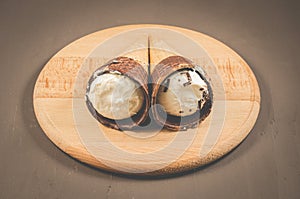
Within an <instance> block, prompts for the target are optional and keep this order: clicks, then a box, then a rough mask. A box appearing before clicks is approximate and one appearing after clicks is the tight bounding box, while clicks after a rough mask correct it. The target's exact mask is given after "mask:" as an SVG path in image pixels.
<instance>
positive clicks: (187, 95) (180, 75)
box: [157, 69, 208, 117]
mask: <svg viewBox="0 0 300 199" xmlns="http://www.w3.org/2000/svg"><path fill="white" fill-rule="evenodd" d="M207 95H208V87H207V84H206V83H205V81H204V80H203V79H202V78H201V76H200V75H199V73H198V72H196V71H195V70H194V69H184V70H181V71H176V72H175V73H173V74H171V75H170V76H169V77H167V78H166V79H165V80H164V81H163V83H162V86H161V87H160V89H159V92H158V98H157V100H158V103H159V104H161V105H162V106H163V107H164V109H165V111H166V112H167V113H168V114H169V115H173V116H181V117H183V116H188V115H192V114H193V113H195V112H196V111H197V110H200V109H201V107H202V106H203V104H204V103H205V100H206V96H207Z"/></svg>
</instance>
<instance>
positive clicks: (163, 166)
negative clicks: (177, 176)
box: [33, 25, 260, 175]
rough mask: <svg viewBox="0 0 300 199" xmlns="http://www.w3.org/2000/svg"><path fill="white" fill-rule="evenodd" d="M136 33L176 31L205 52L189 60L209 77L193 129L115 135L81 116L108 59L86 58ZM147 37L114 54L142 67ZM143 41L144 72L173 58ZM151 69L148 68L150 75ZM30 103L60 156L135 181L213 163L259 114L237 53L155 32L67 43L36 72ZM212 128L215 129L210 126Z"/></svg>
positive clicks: (254, 89) (201, 39)
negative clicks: (91, 82)
mask: <svg viewBox="0 0 300 199" xmlns="http://www.w3.org/2000/svg"><path fill="white" fill-rule="evenodd" d="M140 29H146V30H145V32H146V33H147V30H152V29H154V30H155V29H163V30H172V31H176V33H180V34H182V35H184V36H185V37H187V38H189V39H191V40H192V41H193V42H195V43H197V44H199V45H200V46H201V47H202V48H203V49H205V52H206V53H207V56H199V57H193V58H191V59H192V60H193V61H195V62H197V63H199V64H200V65H201V67H202V68H203V69H204V70H205V72H206V73H207V75H208V77H209V78H210V82H211V85H212V89H213V92H214V105H213V110H212V113H211V114H210V115H209V117H208V118H206V119H205V120H204V122H203V123H201V125H200V126H199V127H198V128H197V129H195V130H189V131H179V132H170V131H167V130H165V129H162V130H160V129H153V130H152V131H149V130H147V129H145V130H142V131H139V132H121V131H117V130H114V129H110V128H107V127H105V126H103V125H101V124H99V123H98V122H97V121H95V119H94V118H93V117H92V116H91V115H90V114H89V112H88V110H87V107H86V106H85V103H84V94H85V88H86V83H87V80H88V79H89V77H90V75H91V74H92V72H93V71H94V70H95V69H96V68H97V67H99V65H101V64H103V63H105V62H106V61H107V60H108V59H109V57H101V55H98V56H95V54H93V52H94V51H95V49H97V47H98V46H99V45H101V44H103V43H104V42H105V41H106V40H107V39H109V38H114V37H115V36H117V35H120V34H122V33H124V34H128V33H127V32H128V31H129V30H130V31H132V30H140ZM149 32H150V33H149V34H152V33H151V31H149ZM148 36H149V35H147V34H143V35H142V36H141V37H140V38H138V40H137V43H140V44H141V45H140V46H139V49H137V47H136V46H137V45H133V46H129V47H127V48H125V47H124V46H122V45H121V44H120V48H124V49H126V50H125V51H124V52H123V55H124V56H128V57H132V58H134V59H136V60H138V61H139V62H140V63H141V64H143V66H145V67H146V66H147V63H148V56H147V48H146V46H147V43H146V42H147V39H146V37H148ZM150 38H151V42H152V45H151V46H152V48H151V56H150V57H151V60H150V61H151V66H154V65H155V64H156V63H158V62H159V61H160V60H162V59H163V58H165V57H167V56H169V55H172V54H174V52H172V49H171V47H170V48H169V46H168V44H166V43H164V42H158V41H159V39H160V38H159V37H155V34H154V36H151V37H150ZM114 47H116V48H118V46H114ZM128 49H129V50H128ZM152 70H153V69H152V68H150V72H151V71H152ZM33 100H34V110H35V114H36V116H37V118H38V121H39V123H40V125H41V127H42V128H43V130H44V132H45V134H46V135H47V136H48V137H49V138H50V139H51V140H52V141H53V142H54V143H55V144H56V145H57V146H58V147H59V148H61V149H62V150H63V151H65V152H66V153H68V154H69V155H71V156H73V157H75V158H77V159H78V160H80V161H83V162H85V163H88V164H90V165H93V166H95V167H98V168H102V169H105V170H109V171H115V172H121V173H134V174H139V175H159V174H169V173H177V172H181V171H186V170H189V169H193V168H196V167H199V166H201V165H204V164H207V163H209V162H212V161H214V160H216V159H218V158H220V157H221V156H223V155H225V154H226V153H228V152H229V151H231V150H232V149H233V148H235V147H236V146H237V145H238V144H239V143H240V142H241V141H242V140H243V139H244V138H245V137H246V136H247V135H248V133H249V132H250V130H251V129H252V127H253V125H254V123H255V121H256V118H257V115H258V112H259V109H260V94H259V87H258V84H257V81H256V79H255V76H254V74H253V73H252V71H251V69H250V67H249V66H248V65H247V63H246V62H245V61H244V60H243V59H242V58H241V57H240V56H239V55H238V54H237V53H235V52H234V51H233V50H231V49H230V48H228V47H227V46H225V45H224V44H222V43H221V42H219V41H217V40H215V39H213V38H211V37H209V36H207V35H204V34H201V33H198V32H194V31H191V30H187V29H182V28H178V27H171V26H160V25H132V26H121V27H116V28H111V29H106V30H103V31H99V32H96V33H93V34H90V35H87V36H85V37H82V38H80V39H79V40H77V41H75V42H73V43H71V44H69V45H68V46H66V47H65V48H64V49H62V50H61V51H59V52H58V53H57V54H56V55H55V56H54V57H52V58H51V59H50V61H49V62H48V63H47V64H46V65H45V67H44V68H43V70H42V71H41V73H40V75H39V77H38V79H37V81H36V85H35V89H34V95H33ZM219 124H223V125H220V126H219V127H218V125H219ZM214 130H215V131H214ZM99 132H100V134H101V136H99Z"/></svg>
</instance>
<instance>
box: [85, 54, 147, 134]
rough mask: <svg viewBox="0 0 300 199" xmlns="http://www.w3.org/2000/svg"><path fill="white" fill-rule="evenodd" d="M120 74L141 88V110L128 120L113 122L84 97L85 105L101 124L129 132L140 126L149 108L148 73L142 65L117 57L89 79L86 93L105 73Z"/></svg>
mask: <svg viewBox="0 0 300 199" xmlns="http://www.w3.org/2000/svg"><path fill="white" fill-rule="evenodd" d="M116 72H118V73H120V74H121V75H125V76H127V77H129V78H130V79H132V80H133V81H135V82H136V83H137V84H138V85H139V86H140V88H141V90H142V93H143V95H144V102H143V105H142V107H141V109H140V110H139V111H138V112H137V113H136V114H135V115H133V116H131V117H130V118H126V119H121V120H114V119H111V118H106V117H104V116H103V115H101V114H99V113H98V112H97V111H96V109H95V108H94V107H93V104H92V103H91V101H90V100H89V98H88V96H86V104H87V107H88V109H89V111H90V112H91V113H92V115H93V116H94V117H95V118H96V119H97V120H98V121H99V122H101V123H102V124H104V125H106V126H108V127H111V128H113V129H118V130H129V129H132V128H134V127H136V126H138V125H140V124H142V123H143V122H144V121H145V119H146V118H147V116H148V110H149V107H150V99H149V91H148V73H147V72H146V71H145V69H144V68H143V66H142V65H140V64H139V63H138V62H137V61H135V60H134V59H132V58H128V57H117V58H115V59H113V60H111V61H109V62H108V63H107V64H105V65H103V66H101V67H100V68H98V69H97V70H96V71H95V72H94V73H93V75H92V77H91V78H90V80H89V82H88V86H87V93H88V92H89V89H90V85H91V83H92V82H93V81H94V80H95V78H97V77H99V76H101V75H102V74H105V73H116Z"/></svg>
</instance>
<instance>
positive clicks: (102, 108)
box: [87, 72, 144, 120]
mask: <svg viewBox="0 0 300 199" xmlns="http://www.w3.org/2000/svg"><path fill="white" fill-rule="evenodd" d="M87 96H88V98H89V100H90V101H91V103H92V105H93V107H94V108H95V109H96V110H97V112H98V113H99V114H101V115H102V116H104V117H107V118H110V119H114V120H120V119H125V118H129V117H131V116H132V115H134V114H136V113H137V112H138V111H139V110H140V109H141V107H142V104H143V101H144V96H143V93H142V90H141V88H139V86H138V84H137V83H136V82H134V81H133V80H131V79H130V78H128V77H126V76H124V75H121V74H119V73H117V72H116V73H106V74H103V75H100V76H98V77H97V78H96V79H95V80H94V81H93V82H92V83H91V85H90V90H89V93H87Z"/></svg>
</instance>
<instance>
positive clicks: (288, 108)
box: [0, 0, 300, 199]
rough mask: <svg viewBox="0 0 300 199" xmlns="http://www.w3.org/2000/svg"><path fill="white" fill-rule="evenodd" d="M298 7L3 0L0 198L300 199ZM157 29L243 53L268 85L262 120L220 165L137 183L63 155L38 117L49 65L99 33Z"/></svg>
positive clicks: (289, 4)
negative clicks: (142, 26)
mask: <svg viewBox="0 0 300 199" xmlns="http://www.w3.org/2000/svg"><path fill="white" fill-rule="evenodd" d="M299 10H300V7H299V6H298V5H297V4H296V1H294V2H293V1H249V0H248V1H230V0H227V1H213V0H212V1H206V2H204V1H191V0H187V1H185V2H184V1H164V2H162V1H156V0H149V1H141V0H140V1H112V0H110V1H53V0H50V1H32V0H28V1H1V2H0V25H1V30H0V32H1V37H0V45H1V53H0V60H1V77H0V81H1V83H0V89H1V90H0V92H1V115H0V118H1V119H0V122H1V137H0V198H156V197H158V198H206V199H209V198H230V199H232V198H246V199H247V198H248V199H253V198H271V199H276V198H282V199H286V198H295V199H296V198H300V191H299V187H300V135H299V109H300V107H299V104H300V103H299V100H300V98H299V85H300V81H299V77H298V76H299V75H300V73H299V72H300V71H299V61H298V58H299V55H298V53H299V50H300V49H299V44H300V41H299V35H300V31H299V27H300V26H299V19H300V14H299V13H300V12H299ZM134 23H156V24H167V25H175V26H181V27H185V28H189V29H193V30H196V31H200V32H203V33H206V34H208V35H210V36H212V37H215V38H216V39H219V40H220V41H223V42H224V43H225V44H227V45H228V46H230V47H231V48H232V49H234V50H235V51H237V52H238V53H239V54H240V55H241V56H242V57H243V58H244V59H245V60H246V61H247V62H248V63H249V65H250V66H251V67H252V69H253V71H254V73H255V75H256V77H257V79H258V82H259V84H260V89H261V96H262V103H261V112H260V115H259V118H258V121H257V123H256V125H255V127H254V129H253V130H252V132H251V134H250V135H249V136H248V137H247V139H246V140H245V141H244V142H243V143H242V144H241V145H240V146H239V147H238V148H237V149H236V150H234V151H233V152H232V153H230V154H229V155H228V156H226V157H224V158H222V159H221V160H220V161H217V162H215V163H214V164H212V165H210V166H208V167H206V168H203V169H200V170H197V171H195V172H192V173H188V174H186V175H182V176H176V177H172V178H170V177H169V178H162V179H136V178H132V177H124V176H117V175H115V174H110V173H105V172H102V171H99V170H96V169H93V168H90V167H88V166H86V165H84V164H82V163H79V162H78V161H76V160H74V159H72V158H70V157H69V156H67V155H66V154H64V153H63V152H61V151H60V150H59V149H58V148H56V147H55V146H54V145H53V144H52V143H51V142H50V141H49V140H48V138H47V137H46V136H45V135H44V134H43V132H42V130H41V128H40V127H39V125H38V123H37V121H36V118H35V116H34V112H33V107H32V92H33V87H34V82H35V80H36V78H37V76H38V74H39V72H40V70H41V69H42V67H43V66H44V64H45V63H46V62H47V61H48V60H49V59H50V58H51V57H52V56H53V55H54V54H55V53H56V52H57V51H59V50H60V49H61V48H62V47H64V46H65V45H67V44H69V43H70V42H72V41H74V40H76V39H78V38H80V37H82V36H84V35H87V34H89V33H92V32H94V31H97V30H101V29H105V28H109V27H113V26H117V25H124V24H134Z"/></svg>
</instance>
